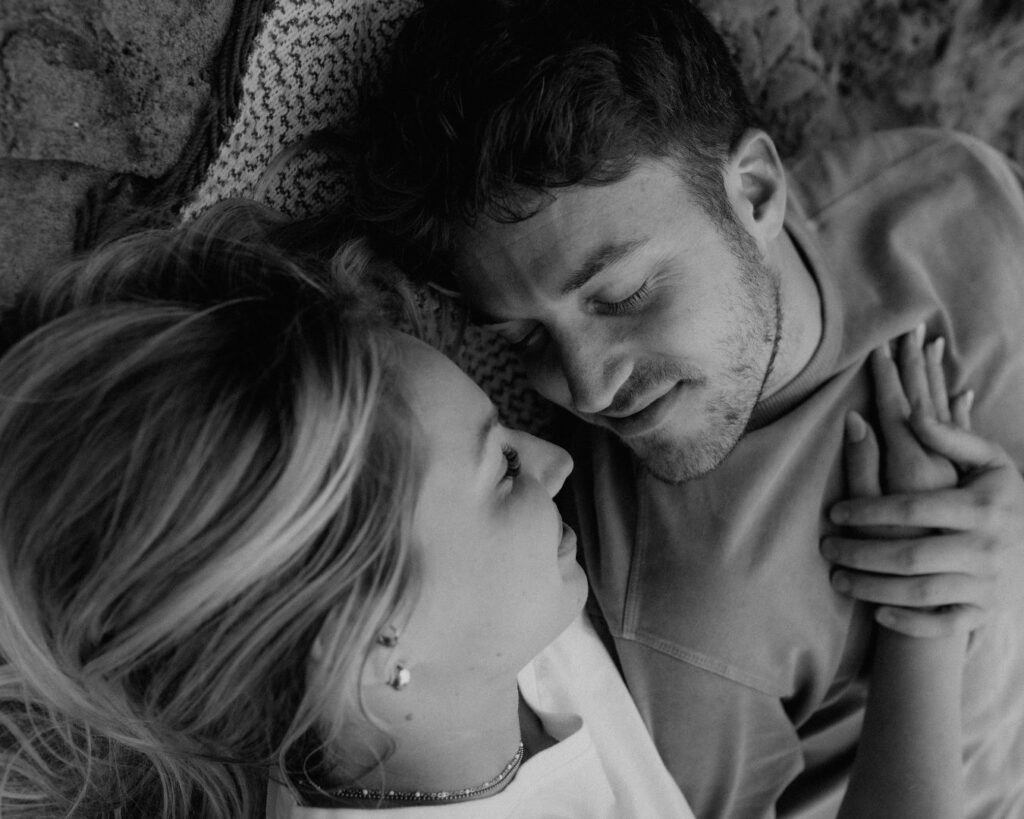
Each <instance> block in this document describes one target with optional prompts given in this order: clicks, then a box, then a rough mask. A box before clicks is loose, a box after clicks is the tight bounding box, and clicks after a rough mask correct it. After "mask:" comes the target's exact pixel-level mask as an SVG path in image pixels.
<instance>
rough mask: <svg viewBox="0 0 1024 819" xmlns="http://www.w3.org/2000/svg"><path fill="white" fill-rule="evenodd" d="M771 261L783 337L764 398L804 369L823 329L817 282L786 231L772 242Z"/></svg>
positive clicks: (819, 339)
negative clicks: (775, 278)
mask: <svg viewBox="0 0 1024 819" xmlns="http://www.w3.org/2000/svg"><path fill="white" fill-rule="evenodd" d="M768 264H769V265H770V266H771V267H772V269H773V270H776V271H777V272H778V275H779V302H780V311H781V314H782V337H781V339H780V341H779V350H778V353H777V355H776V357H775V367H774V369H773V370H772V373H771V376H770V377H769V379H768V383H767V384H766V386H765V390H764V394H763V395H762V398H769V397H771V396H772V395H774V394H775V393H777V392H779V391H780V390H782V389H783V388H784V387H785V386H786V385H787V384H789V383H790V382H791V381H793V379H795V378H796V377H797V376H798V375H799V374H800V373H801V372H802V371H803V369H804V367H806V366H807V364H808V363H809V362H810V360H811V358H812V357H813V356H814V353H815V351H816V350H817V349H818V345H819V344H820V343H821V337H822V333H823V330H824V325H823V322H822V303H821V293H820V291H819V290H818V285H817V282H815V280H814V276H812V275H811V271H810V270H809V269H808V267H807V264H806V263H805V262H804V259H803V257H802V256H801V254H800V252H799V251H798V250H797V248H796V245H795V244H793V240H792V239H790V237H789V234H788V233H787V232H786V231H782V232H781V233H780V234H779V236H778V238H777V239H776V240H775V242H774V243H773V245H772V248H771V251H770V253H769V258H768Z"/></svg>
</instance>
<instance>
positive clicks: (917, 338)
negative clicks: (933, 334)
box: [914, 321, 924, 348]
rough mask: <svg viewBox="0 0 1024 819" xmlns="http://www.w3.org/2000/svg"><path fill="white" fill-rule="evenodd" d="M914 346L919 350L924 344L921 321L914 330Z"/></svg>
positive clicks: (922, 323)
mask: <svg viewBox="0 0 1024 819" xmlns="http://www.w3.org/2000/svg"><path fill="white" fill-rule="evenodd" d="M914 344H915V345H916V346H917V347H918V348H920V347H921V345H922V344H924V322H923V321H922V322H921V323H920V324H918V325H917V327H915V328H914Z"/></svg>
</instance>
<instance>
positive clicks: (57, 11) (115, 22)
mask: <svg viewBox="0 0 1024 819" xmlns="http://www.w3.org/2000/svg"><path fill="white" fill-rule="evenodd" d="M231 10H232V3H231V2H230V0H188V2H181V1H180V0H146V2H139V0H47V1H46V2H43V1H42V0H2V2H0V219H2V221H0V249H2V251H3V252H2V253H0V281H3V282H5V283H8V282H13V281H15V280H20V279H24V278H25V277H27V276H30V275H33V274H34V273H35V272H36V271H38V270H40V269H42V268H43V267H45V266H46V265H48V264H51V263H52V262H53V260H54V259H55V258H59V257H60V256H62V255H64V254H66V253H67V252H68V251H69V250H70V247H71V241H72V235H73V228H74V216H73V211H74V209H75V206H76V204H77V203H78V202H79V201H80V199H81V197H82V195H83V193H84V192H85V190H86V189H87V188H88V187H89V186H90V185H93V184H97V183H102V182H103V181H104V180H105V179H108V178H110V177H112V176H114V175H115V174H119V173H130V174H136V175H138V176H140V177H143V178H149V179H152V178H157V177H159V176H160V175H162V174H163V173H165V172H166V171H167V170H168V169H170V168H171V167H173V166H174V164H175V162H176V161H177V159H178V155H179V154H180V152H181V150H182V148H183V146H184V145H185V142H186V140H187V139H188V136H189V134H190V133H191V131H192V129H193V126H194V123H195V120H196V117H197V116H198V114H199V112H200V111H201V110H202V108H203V106H204V105H205V103H206V101H207V100H208V98H209V96H210V78H209V76H208V71H209V66H210V62H211V59H212V57H213V55H214V53H215V52H216V49H217V47H218V45H219V43H220V41H221V38H222V36H223V34H224V31H225V27H226V25H227V23H228V20H229V19H230V15H231Z"/></svg>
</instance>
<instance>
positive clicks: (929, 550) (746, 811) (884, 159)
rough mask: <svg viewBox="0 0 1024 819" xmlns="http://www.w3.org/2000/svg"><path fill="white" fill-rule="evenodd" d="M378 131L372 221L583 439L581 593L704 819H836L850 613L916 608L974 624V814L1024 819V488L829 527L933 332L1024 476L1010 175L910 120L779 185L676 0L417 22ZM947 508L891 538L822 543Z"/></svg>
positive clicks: (852, 729)
mask: <svg viewBox="0 0 1024 819" xmlns="http://www.w3.org/2000/svg"><path fill="white" fill-rule="evenodd" d="M365 121H366V123H367V126H368V133H369V134H370V135H371V140H370V142H369V143H368V151H367V157H366V164H365V175H364V178H362V180H361V181H360V183H359V184H358V186H357V189H358V192H359V197H358V198H359V200H360V207H361V208H362V209H363V211H364V213H365V215H366V217H367V219H368V220H369V221H370V222H371V223H374V224H375V225H376V227H375V228H374V230H376V231H378V233H379V234H382V235H384V236H386V237H387V239H388V242H389V243H392V244H393V243H394V242H395V241H396V240H397V241H399V242H401V243H402V246H403V248H404V249H405V251H406V253H405V254H404V256H405V262H406V263H407V266H409V264H408V263H409V262H410V260H412V259H420V258H426V259H428V260H429V263H428V266H427V267H426V268H421V269H420V271H419V272H420V273H421V274H424V275H434V274H436V273H439V272H443V271H445V270H452V271H454V273H455V279H456V285H457V287H458V288H459V289H460V290H461V292H462V293H463V294H464V295H465V296H466V298H467V299H468V300H469V302H470V303H471V304H472V305H473V307H474V308H475V310H476V312H477V313H478V314H479V315H480V316H481V317H482V320H483V321H484V322H485V323H487V324H489V325H490V326H492V327H493V329H495V330H496V331H498V332H499V333H501V334H502V335H503V336H505V338H507V339H508V340H509V341H510V342H511V343H512V344H513V345H514V346H515V347H516V348H517V349H518V350H519V352H520V353H521V355H522V357H523V360H524V362H525V364H526V366H527V369H528V371H529V372H530V375H531V378H532V382H533V384H534V385H535V386H536V388H537V390H538V391H539V392H540V393H541V394H543V395H544V396H546V397H547V398H549V399H551V400H552V401H554V402H555V403H556V404H559V405H561V406H562V407H565V408H566V409H568V410H570V411H571V412H572V413H574V414H575V415H576V416H577V417H578V418H580V419H582V420H583V421H585V422H587V425H586V426H582V425H581V429H580V430H579V445H578V446H577V448H576V452H575V453H574V454H575V455H576V457H577V462H578V466H577V470H576V477H575V484H574V494H575V501H576V507H577V510H576V511H577V515H578V521H577V523H578V526H579V529H580V535H581V542H582V543H583V544H584V545H585V548H586V549H587V553H586V565H587V570H588V575H589V577H590V580H591V583H592V586H593V588H594V592H595V594H596V597H597V599H598V601H599V604H600V608H601V611H602V613H603V615H604V618H605V620H606V621H607V624H608V628H609V630H610V632H611V635H612V637H613V639H614V647H615V650H616V652H617V655H618V658H619V661H620V662H621V666H622V670H623V674H624V676H625V678H626V681H627V683H628V684H629V686H630V690H631V692H632V694H633V696H634V697H635V699H636V700H637V703H638V704H639V706H640V710H641V713H642V714H643V715H644V718H645V720H646V722H647V725H648V727H649V729H650V730H651V733H652V734H653V736H654V738H655V741H656V743H657V744H658V748H659V751H660V752H661V754H662V756H663V758H664V759H665V762H666V764H667V765H668V767H669V769H670V770H671V771H672V772H673V774H674V776H675V777H676V779H677V781H678V782H679V784H680V786H681V787H682V789H683V792H684V793H685V794H686V796H687V798H688V800H689V801H690V802H691V804H692V805H693V808H694V812H695V813H696V815H698V816H701V817H764V816H775V815H777V816H785V817H791V816H792V817H796V816H799V817H834V816H835V815H836V812H837V810H838V806H839V802H840V800H841V798H842V794H843V788H844V785H845V782H846V780H847V777H848V775H849V771H850V767H851V764H852V761H853V758H854V755H855V752H856V747H857V737H858V735H859V731H860V726H861V719H862V714H863V707H864V699H865V695H866V690H867V683H868V681H867V678H866V659H867V657H868V656H869V653H870V635H871V632H872V625H873V624H872V614H873V610H872V609H871V608H870V607H867V606H864V605H861V604H855V603H854V602H853V601H851V600H850V599H849V598H848V597H845V596H842V595H840V594H837V591H840V592H844V593H845V594H848V595H850V596H852V597H855V598H857V599H858V600H862V601H870V602H875V603H879V604H882V606H881V607H880V608H879V609H878V610H877V612H874V613H875V616H877V617H878V618H879V619H883V620H884V619H886V618H890V619H889V620H888V621H887V624H888V625H890V626H892V627H894V628H897V629H900V630H904V631H906V632H908V633H915V629H917V628H919V626H920V623H919V622H918V621H917V620H915V611H914V610H915V608H920V607H928V606H934V605H946V604H953V605H949V608H948V615H947V616H948V618H949V622H950V627H953V626H954V625H955V624H956V623H959V624H960V625H963V623H964V622H969V623H970V624H971V625H978V624H979V623H980V622H981V620H982V619H983V616H985V617H988V622H986V624H985V625H984V626H983V627H982V628H979V629H978V630H976V631H975V632H974V634H973V636H972V642H971V649H970V653H969V658H968V668H967V672H966V675H967V676H966V679H965V699H964V725H965V727H964V740H965V741H964V759H965V775H966V778H967V788H968V812H969V815H970V816H972V817H978V819H981V817H985V819H990V817H997V816H1000V817H1002V816H1005V817H1021V816H1024V777H1022V776H1021V774H1020V771H1021V770H1024V702H1022V696H1024V695H1022V693H1021V692H1024V685H1021V684H1020V682H1019V681H1020V680H1021V679H1024V676H1021V675H1024V656H1022V653H1024V652H1022V646H1021V641H1022V640H1024V635H1022V634H1021V632H1024V625H1022V624H1024V613H1022V612H1021V611H1020V607H1019V606H1018V605H1017V603H1016V600H1017V599H1018V598H1019V597H1020V595H1019V593H1018V594H1014V593H1012V592H1011V591H1010V588H1011V582H1012V581H1014V580H1016V578H1017V577H1018V576H1019V574H1020V569H1019V565H1018V564H1017V563H1015V562H1014V560H1015V555H1014V552H1013V549H1012V548H1010V547H1013V546H1015V545H1016V543H1017V542H1018V541H1019V540H1020V538H1021V532H1020V525H1019V524H1020V505H1021V497H1020V491H1019V490H1020V487H1019V485H1018V484H1019V476H1016V480H1017V482H1018V484H1014V489H1015V492H1014V493H1013V494H1012V495H1008V494H1007V493H1006V492H1003V494H1002V495H999V496H998V498H997V497H996V496H995V495H994V494H993V492H992V491H990V489H991V487H992V486H994V483H993V482H992V481H991V480H990V478H991V474H990V472H991V470H985V469H981V470H976V471H974V472H972V473H970V474H965V475H963V476H962V480H961V489H960V490H959V491H956V492H952V493H950V492H947V493H931V494H928V493H922V494H918V495H916V496H914V497H910V496H903V497H896V498H894V499H889V500H881V501H875V502H861V503H859V505H857V504H854V505H852V506H850V505H843V506H840V507H838V508H836V509H834V510H833V509H832V507H833V504H834V503H835V502H836V501H837V500H838V499H840V498H841V497H842V496H843V492H844V489H843V486H842V484H841V478H840V476H841V470H840V442H841V440H842V427H843V422H844V418H845V416H846V413H847V412H848V411H850V410H856V411H858V412H861V413H864V414H867V415H869V416H870V414H871V406H872V404H871V390H870V376H869V373H868V370H867V360H868V356H869V354H870V352H871V351H872V350H873V349H875V348H877V347H879V346H880V345H884V344H887V343H888V341H889V340H890V339H892V338H894V337H896V336H897V335H900V334H903V333H905V332H908V331H911V330H913V329H914V328H915V327H918V326H919V325H922V324H924V325H926V327H927V329H926V330H922V331H919V333H920V338H921V339H922V340H923V338H924V335H925V333H927V335H930V336H941V337H943V338H945V339H946V343H947V351H948V366H949V368H950V370H951V375H952V379H953V384H954V386H955V388H956V389H958V390H964V389H966V388H968V387H972V388H974V389H975V390H976V394H977V400H976V403H975V408H974V417H975V422H976V426H977V427H978V428H979V429H980V430H981V431H982V432H983V433H984V434H986V435H988V436H990V437H993V438H995V439H996V440H998V441H999V442H1000V443H1001V444H1002V445H1003V447H1004V448H1005V449H1007V450H1008V451H1009V452H1010V453H1011V454H1012V456H1013V458H1014V460H1015V461H1016V463H1017V464H1018V465H1019V464H1021V463H1024V423H1022V422H1021V419H1020V408H1021V407H1022V406H1024V322H1021V321H1020V316H1021V315H1022V314H1024V278H1022V277H1021V276H1020V275H1019V271H1020V268H1021V260H1022V259H1024V196H1022V194H1021V188H1020V185H1019V183H1018V180H1017V179H1016V178H1015V177H1014V174H1013V172H1012V171H1011V169H1010V167H1009V166H1008V164H1007V163H1006V162H1005V161H1004V160H1003V159H1002V158H1001V157H999V156H998V155H997V154H995V152H993V151H991V150H990V149H988V148H986V147H984V146H982V145H980V144H978V143H976V142H975V141H972V140H969V139H966V138H962V137H956V136H952V135H946V134H939V133H935V132H929V131H924V130H919V131H910V132H902V133H891V134H881V135H877V136H874V137H871V138H869V139H866V140H864V141H862V142H859V143H850V144H848V145H844V146H840V147H838V148H836V149H835V150H833V151H830V152H827V153H824V154H822V155H820V156H817V157H809V158H807V159H805V160H803V161H802V162H801V163H798V164H797V165H796V166H794V167H792V168H790V169H788V170H784V169H783V167H782V163H781V162H780V160H779V156H778V154H777V152H776V149H775V146H774V144H773V142H772V140H771V138H770V137H769V136H768V135H767V134H766V133H764V132H763V131H761V130H759V129H757V128H756V127H755V124H754V121H753V117H752V115H751V112H750V106H749V104H748V102H747V100H746V98H745V96H744V93H743V89H742V85H741V83H740V80H739V77H738V75H737V72H736V70H735V68H734V67H733V65H732V64H731V62H730V60H729V56H728V54H727V52H726V49H725V48H724V46H723V44H722V42H721V40H720V38H719V37H718V35H717V34H716V33H715V32H714V30H713V29H712V27H711V26H710V25H709V23H708V22H707V21H706V20H705V19H704V18H703V17H702V16H701V15H700V13H699V12H697V11H696V10H695V9H694V8H692V7H691V6H689V5H688V4H686V3H684V2H681V0H638V2H628V3H626V2H621V0H548V1H547V2H545V1H544V0H521V1H520V2H509V1H506V2H499V0H490V1H488V0H473V1H472V2H461V3H459V2H428V3H427V5H426V6H425V8H424V10H423V11H422V12H421V13H419V14H418V15H416V16H415V17H414V18H413V20H412V21H411V22H410V24H409V26H408V28H407V29H406V31H405V32H404V33H403V36H402V38H401V40H400V41H399V43H398V46H397V48H396V56H395V64H394V66H393V68H392V70H391V72H390V74H389V76H388V78H387V80H386V82H385V88H384V91H383V93H382V94H381V95H380V97H379V98H377V99H376V100H375V101H373V102H372V103H371V104H370V106H369V110H368V112H367V116H366V120H365ZM993 468H994V467H993ZM830 510H831V514H832V515H833V518H832V520H831V521H830V520H829V514H830ZM844 511H845V512H847V513H849V514H847V516H846V517H845V518H843V517H842V515H843V512H844ZM937 516H938V517H937ZM937 519H938V520H942V521H943V522H945V523H947V524H948V525H947V526H946V527H945V528H944V530H943V531H942V532H941V533H934V534H931V535H927V536H922V537H919V538H917V539H911V538H905V539H903V540H900V541H896V542H895V546H891V544H890V548H884V547H879V545H878V544H877V543H875V542H872V541H870V540H865V541H862V542H858V541H857V540H854V539H851V538H848V537H841V536H838V535H840V534H841V530H839V529H838V528H837V526H836V524H838V523H849V524H853V525H862V524H870V523H879V524H882V523H898V522H900V521H901V520H902V521H905V522H907V523H911V524H913V523H919V522H923V521H928V520H937ZM972 529H975V530H976V531H975V534H972V535H967V534H965V533H966V532H968V531H970V530H972ZM822 538H824V540H822ZM819 544H822V545H821V549H822V552H824V554H825V555H826V556H827V557H828V558H829V559H830V560H832V561H835V562H836V563H838V564H840V570H839V571H836V572H834V573H833V574H832V583H831V584H830V575H829V564H828V563H827V562H826V560H825V559H824V558H823V557H822V554H821V553H820V552H819ZM1017 551H1018V552H1019V550H1017ZM1018 562H1019V561H1018ZM997 578H998V579H997ZM1000 584H1002V585H1000ZM993 610H994V611H993ZM986 612H987V614H986ZM1015 619H1016V620H1017V626H1018V627H1017V628H1016V629H1014V628H1012V627H1010V626H1011V624H1012V623H1013V622H1014V620H1015ZM1015 678H1016V682H1015V681H1014V680H1015Z"/></svg>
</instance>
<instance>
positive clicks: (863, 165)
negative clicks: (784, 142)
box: [787, 128, 1024, 218]
mask: <svg viewBox="0 0 1024 819" xmlns="http://www.w3.org/2000/svg"><path fill="white" fill-rule="evenodd" d="M787 168H788V171H789V180H790V187H791V189H792V191H793V194H794V196H795V197H796V198H797V200H798V201H799V202H800V204H801V205H802V207H803V209H804V212H805V213H806V214H807V215H808V216H809V217H811V218H814V217H815V216H817V215H818V214H820V213H823V212H825V211H827V210H828V209H829V208H831V207H832V206H834V205H836V204H837V203H840V202H842V201H843V200H845V199H847V198H849V197H851V196H864V197H871V196H883V197H884V196H886V195H896V196H898V195H902V194H905V193H906V191H907V190H908V189H913V188H915V187H921V188H922V189H924V188H931V185H932V181H933V180H935V179H936V178H938V177H944V178H948V179H952V178H956V179H957V180H958V181H959V183H960V184H972V183H976V184H977V185H979V186H980V187H982V188H983V189H985V190H986V191H988V192H990V195H995V196H997V197H1007V198H1011V199H1014V200H1015V202H1014V204H1016V205H1018V206H1020V207H1021V209H1022V210H1024V199H1022V197H1021V183H1020V170H1019V168H1017V166H1015V165H1014V164H1013V163H1012V162H1011V161H1009V160H1008V159H1007V158H1006V157H1005V156H1004V155H1003V154H1001V153H1000V152H999V151H997V150H996V149H995V148H993V147H992V146H990V145H988V144H986V143H985V142H983V141H982V140H980V139H978V138H976V137H973V136H970V135H969V134H964V133H960V132H957V131H951V130H946V129H939V128H902V129H896V130H889V131H877V132H874V133H871V134H866V135H861V136H857V137H851V138H849V139H844V140H841V141H838V142H835V143H832V144H830V145H828V146H825V147H822V148H818V149H815V150H813V151H809V152H807V153H804V154H802V155H800V156H798V157H796V158H794V159H793V160H792V161H791V162H789V163H787Z"/></svg>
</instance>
